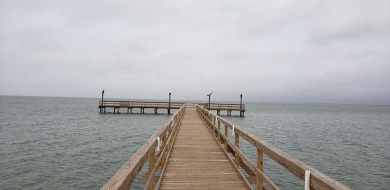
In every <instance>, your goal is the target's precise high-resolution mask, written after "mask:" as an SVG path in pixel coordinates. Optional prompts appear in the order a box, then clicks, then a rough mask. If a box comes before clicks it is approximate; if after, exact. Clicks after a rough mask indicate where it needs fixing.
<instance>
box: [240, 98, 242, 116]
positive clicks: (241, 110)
mask: <svg viewBox="0 0 390 190" xmlns="http://www.w3.org/2000/svg"><path fill="white" fill-rule="evenodd" d="M240 99H241V100H240V117H242V115H243V112H242V94H240Z"/></svg>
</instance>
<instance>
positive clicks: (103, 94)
mask: <svg viewBox="0 0 390 190" xmlns="http://www.w3.org/2000/svg"><path fill="white" fill-rule="evenodd" d="M103 97H104V90H103V91H102V105H103Z"/></svg>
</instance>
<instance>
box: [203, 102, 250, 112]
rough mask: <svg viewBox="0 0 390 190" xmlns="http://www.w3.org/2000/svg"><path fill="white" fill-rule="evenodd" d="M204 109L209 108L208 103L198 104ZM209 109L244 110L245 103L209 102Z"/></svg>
mask: <svg viewBox="0 0 390 190" xmlns="http://www.w3.org/2000/svg"><path fill="white" fill-rule="evenodd" d="M200 105H202V106H204V107H205V108H206V109H209V104H208V103H204V104H200ZM210 109H211V110H235V111H245V104H216V103H210Z"/></svg>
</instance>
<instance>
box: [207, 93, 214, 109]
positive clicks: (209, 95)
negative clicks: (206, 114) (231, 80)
mask: <svg viewBox="0 0 390 190" xmlns="http://www.w3.org/2000/svg"><path fill="white" fill-rule="evenodd" d="M211 94H213V92H211V93H210V94H207V96H208V97H209V109H208V110H210V97H211Z"/></svg>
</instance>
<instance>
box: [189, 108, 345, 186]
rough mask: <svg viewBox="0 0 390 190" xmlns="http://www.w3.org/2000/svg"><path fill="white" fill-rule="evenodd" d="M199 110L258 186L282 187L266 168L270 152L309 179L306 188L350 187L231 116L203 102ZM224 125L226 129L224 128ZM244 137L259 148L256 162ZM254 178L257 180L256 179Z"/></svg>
mask: <svg viewBox="0 0 390 190" xmlns="http://www.w3.org/2000/svg"><path fill="white" fill-rule="evenodd" d="M197 111H198V113H199V115H200V116H201V118H202V120H203V121H204V122H205V124H206V125H207V126H208V127H209V129H210V131H211V132H212V133H213V134H214V137H215V138H216V140H217V141H218V142H219V144H220V146H221V147H223V148H224V150H225V153H226V154H227V156H229V155H228V153H230V154H231V155H232V156H231V157H233V158H234V161H232V162H233V163H234V164H235V165H236V166H237V167H241V168H242V169H243V170H244V171H245V172H246V173H247V175H248V176H249V177H248V179H250V178H251V177H252V178H255V179H256V180H255V184H256V185H257V188H258V189H262V188H263V185H266V186H267V187H268V188H269V189H279V188H278V187H277V186H276V185H275V184H274V183H273V182H272V181H271V180H270V179H269V178H268V177H267V176H266V175H265V173H264V172H263V156H264V154H266V155H267V156H268V157H270V158H271V159H272V160H274V161H275V162H276V163H278V164H280V165H281V166H283V167H284V168H286V169H287V170H288V171H289V172H291V173H293V174H294V175H295V176H297V177H298V178H299V179H301V180H304V181H305V189H315V190H316V189H320V190H325V189H341V190H344V189H350V188H348V187H347V186H345V185H343V184H341V183H340V182H338V181H336V180H334V179H332V178H330V177H328V176H326V175H325V174H323V173H321V172H319V171H318V170H316V169H314V168H312V167H310V166H308V165H306V164H305V163H303V162H301V161H299V160H297V159H296V158H294V157H292V156H290V155H288V154H287V153H285V152H283V151H281V150H280V149H278V148H276V147H274V146H272V145H270V144H268V143H267V142H265V141H263V140H261V139H260V138H258V137H256V136H254V135H252V134H250V133H249V132H247V131H245V130H244V129H241V128H240V127H238V126H234V125H232V124H231V123H229V122H228V121H227V120H225V119H223V118H222V117H219V116H217V115H215V114H213V113H212V112H210V111H208V110H207V109H205V108H204V107H202V106H197ZM222 129H224V131H223V132H222ZM229 129H230V130H232V131H233V132H232V133H233V134H234V143H232V142H230V140H229V138H228V135H229V131H228V130H229ZM240 137H241V138H243V139H245V140H246V141H247V142H249V143H250V144H251V145H253V146H254V147H255V148H256V149H257V163H252V162H251V161H250V160H249V159H248V158H247V157H246V156H245V154H243V153H242V152H241V150H240V146H239V145H240ZM253 181H254V180H253Z"/></svg>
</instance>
